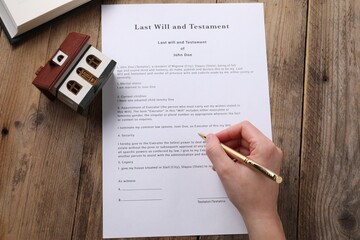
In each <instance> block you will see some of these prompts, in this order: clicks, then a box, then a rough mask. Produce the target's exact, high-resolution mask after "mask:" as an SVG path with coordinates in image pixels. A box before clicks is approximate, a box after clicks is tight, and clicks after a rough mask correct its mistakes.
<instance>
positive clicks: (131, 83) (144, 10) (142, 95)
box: [102, 3, 271, 238]
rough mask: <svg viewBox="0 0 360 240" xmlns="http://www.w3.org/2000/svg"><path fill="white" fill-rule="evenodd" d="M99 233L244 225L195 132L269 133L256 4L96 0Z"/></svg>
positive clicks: (192, 231) (175, 232)
mask: <svg viewBox="0 0 360 240" xmlns="http://www.w3.org/2000/svg"><path fill="white" fill-rule="evenodd" d="M102 31H103V33H102V47H103V52H104V53H105V54H106V55H107V56H109V57H110V58H113V59H114V60H115V61H117V69H116V71H115V77H114V78H113V79H111V80H109V82H108V83H107V85H106V86H105V87H104V88H103V93H102V95H103V236H104V237H105V238H115V237H121V238H124V237H149V236H180V235H213V234H241V233H246V232H247V230H246V227H245V225H244V223H243V220H242V218H241V216H240V214H239V213H238V211H237V210H236V208H235V207H234V206H233V205H232V203H231V202H230V200H229V199H228V198H227V196H226V193H225V192H224V189H223V186H222V184H221V182H220V180H219V178H218V176H217V174H216V172H214V171H213V170H212V168H211V166H212V165H211V162H210V161H209V160H208V158H207V156H206V153H205V144H204V142H203V141H202V140H201V138H200V137H199V136H198V134H197V133H198V132H201V133H205V134H207V133H210V132H217V131H219V130H221V129H224V128H226V127H228V126H230V125H233V124H236V123H239V122H240V121H242V120H249V121H251V122H252V123H253V124H255V125H256V126H257V127H258V128H259V129H260V130H261V131H263V132H264V133H265V134H266V135H267V136H268V137H269V138H271V119H270V104H269V88H268V77H267V61H266V46H265V29H264V14H263V5H262V4H257V3H256V4H254V3H252V4H159V5H154V4H144V5H103V6H102Z"/></svg>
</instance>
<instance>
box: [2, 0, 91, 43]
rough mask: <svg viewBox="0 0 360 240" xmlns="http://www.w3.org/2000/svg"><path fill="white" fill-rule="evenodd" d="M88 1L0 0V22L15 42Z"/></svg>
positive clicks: (11, 40)
mask: <svg viewBox="0 0 360 240" xmlns="http://www.w3.org/2000/svg"><path fill="white" fill-rule="evenodd" d="M87 2H90V0H52V1H47V0H37V1H31V0H0V20H1V21H0V23H1V26H2V27H3V29H4V31H5V34H6V36H7V37H8V39H9V41H10V43H11V44H13V43H16V42H18V41H19V40H20V39H21V38H22V37H23V36H24V35H25V34H26V33H28V32H29V31H30V30H32V29H35V28H38V27H40V26H42V25H43V24H45V23H47V22H49V21H51V20H53V19H55V18H57V17H60V16H61V15H63V14H65V13H67V12H69V11H71V10H73V9H75V8H77V7H79V6H81V5H83V4H85V3H87Z"/></svg>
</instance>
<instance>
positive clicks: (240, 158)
mask: <svg viewBox="0 0 360 240" xmlns="http://www.w3.org/2000/svg"><path fill="white" fill-rule="evenodd" d="M198 134H199V136H200V137H201V138H202V139H204V140H205V139H206V136H205V135H204V134H202V133H198ZM220 145H221V147H222V148H223V149H224V151H225V152H226V153H227V155H229V156H230V157H232V158H234V159H236V160H238V161H241V162H242V163H244V164H245V165H247V166H251V167H252V168H254V169H256V170H258V171H259V172H260V173H262V174H264V175H265V176H266V177H268V178H270V179H271V180H273V181H275V182H276V183H281V182H282V181H283V179H282V177H280V176H279V175H277V174H276V173H274V172H272V171H270V170H269V169H267V168H266V167H264V166H262V165H260V164H258V163H256V162H254V161H253V160H251V159H249V158H247V157H245V156H244V155H242V154H241V153H238V152H237V151H235V150H234V149H232V148H229V147H228V146H226V145H224V144H222V143H220Z"/></svg>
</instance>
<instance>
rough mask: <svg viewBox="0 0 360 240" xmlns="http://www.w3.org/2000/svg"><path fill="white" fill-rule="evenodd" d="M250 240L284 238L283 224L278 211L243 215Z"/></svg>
mask: <svg viewBox="0 0 360 240" xmlns="http://www.w3.org/2000/svg"><path fill="white" fill-rule="evenodd" d="M244 221H245V224H246V227H247V229H248V232H249V239H250V240H253V239H255V240H261V239H279V240H281V239H285V234H284V230H283V226H282V223H281V220H280V217H279V215H278V213H277V212H276V211H275V212H272V213H265V214H258V215H256V216H249V217H247V218H245V217H244Z"/></svg>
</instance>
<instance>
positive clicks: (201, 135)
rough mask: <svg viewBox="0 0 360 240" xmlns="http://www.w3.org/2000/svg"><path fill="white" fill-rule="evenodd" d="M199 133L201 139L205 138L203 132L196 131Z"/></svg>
mask: <svg viewBox="0 0 360 240" xmlns="http://www.w3.org/2000/svg"><path fill="white" fill-rule="evenodd" d="M198 134H199V136H200V137H201V138H202V139H204V140H205V139H206V136H205V134H203V133H198Z"/></svg>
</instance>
